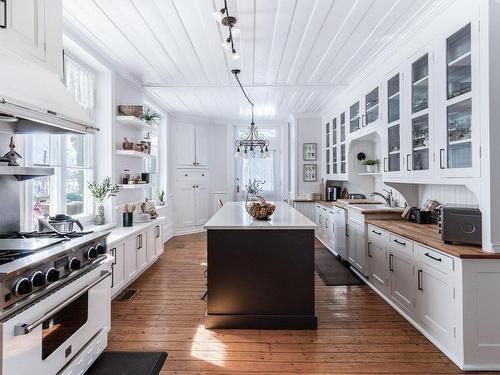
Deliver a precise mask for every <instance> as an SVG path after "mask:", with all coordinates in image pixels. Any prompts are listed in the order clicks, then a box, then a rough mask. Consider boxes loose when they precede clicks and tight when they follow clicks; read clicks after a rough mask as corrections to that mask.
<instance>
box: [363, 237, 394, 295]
mask: <svg viewBox="0 0 500 375" xmlns="http://www.w3.org/2000/svg"><path fill="white" fill-rule="evenodd" d="M368 269H369V274H368V278H369V279H370V281H371V282H372V283H373V284H374V286H375V287H377V288H378V289H379V290H380V291H381V292H383V293H387V292H388V291H389V272H390V271H389V255H388V252H387V248H386V246H385V245H383V244H380V243H376V242H368Z"/></svg>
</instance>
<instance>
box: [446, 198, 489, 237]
mask: <svg viewBox="0 0 500 375" xmlns="http://www.w3.org/2000/svg"><path fill="white" fill-rule="evenodd" d="M438 226H439V232H440V233H441V239H442V240H443V241H444V243H446V244H451V243H454V242H458V243H463V244H472V245H481V244H482V225H481V211H480V210H479V208H476V207H469V206H452V205H446V206H442V207H441V212H440V214H439V219H438Z"/></svg>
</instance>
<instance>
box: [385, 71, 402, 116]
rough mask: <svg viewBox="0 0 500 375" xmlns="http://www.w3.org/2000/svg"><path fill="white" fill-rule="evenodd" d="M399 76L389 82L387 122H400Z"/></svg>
mask: <svg viewBox="0 0 500 375" xmlns="http://www.w3.org/2000/svg"><path fill="white" fill-rule="evenodd" d="M399 116H400V115H399V74H396V75H395V76H394V77H392V78H391V79H390V80H389V81H388V82H387V122H388V123H389V124H390V123H392V122H394V121H399Z"/></svg>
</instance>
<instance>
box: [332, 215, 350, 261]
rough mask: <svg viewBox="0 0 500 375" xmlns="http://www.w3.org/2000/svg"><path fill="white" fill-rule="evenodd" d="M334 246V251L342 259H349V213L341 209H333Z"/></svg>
mask: <svg viewBox="0 0 500 375" xmlns="http://www.w3.org/2000/svg"><path fill="white" fill-rule="evenodd" d="M333 225H334V228H333V236H334V241H333V246H334V251H335V252H336V253H337V255H339V256H340V257H341V258H342V259H347V237H346V232H347V228H346V225H347V212H346V210H345V209H343V208H340V207H334V208H333Z"/></svg>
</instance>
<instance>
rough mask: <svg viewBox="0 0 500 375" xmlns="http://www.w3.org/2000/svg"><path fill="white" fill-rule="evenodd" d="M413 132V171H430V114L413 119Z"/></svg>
mask: <svg viewBox="0 0 500 375" xmlns="http://www.w3.org/2000/svg"><path fill="white" fill-rule="evenodd" d="M411 131H412V135H413V137H412V153H413V157H412V159H413V160H412V166H413V170H414V171H422V170H427V169H429V114H427V113H426V114H425V115H422V116H419V117H415V118H413V119H412V122H411Z"/></svg>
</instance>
